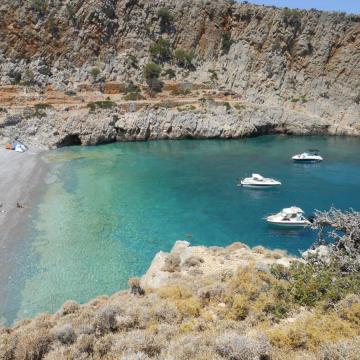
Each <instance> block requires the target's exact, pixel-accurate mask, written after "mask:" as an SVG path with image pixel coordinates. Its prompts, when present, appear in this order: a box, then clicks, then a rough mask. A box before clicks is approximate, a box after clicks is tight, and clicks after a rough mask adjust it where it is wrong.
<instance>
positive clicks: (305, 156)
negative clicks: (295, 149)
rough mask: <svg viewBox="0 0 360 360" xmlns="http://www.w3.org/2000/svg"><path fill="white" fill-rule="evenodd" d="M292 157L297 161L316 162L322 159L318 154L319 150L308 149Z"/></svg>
mask: <svg viewBox="0 0 360 360" xmlns="http://www.w3.org/2000/svg"><path fill="white" fill-rule="evenodd" d="M292 159H293V160H294V161H295V162H298V163H317V162H320V161H323V158H322V157H321V156H320V155H319V150H308V151H305V152H304V153H302V154H297V155H294V156H293V157H292Z"/></svg>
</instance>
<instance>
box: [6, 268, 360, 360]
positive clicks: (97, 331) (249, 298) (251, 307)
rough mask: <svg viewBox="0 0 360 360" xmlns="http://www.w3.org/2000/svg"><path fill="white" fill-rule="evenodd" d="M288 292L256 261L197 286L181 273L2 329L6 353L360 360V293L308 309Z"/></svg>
mask: <svg viewBox="0 0 360 360" xmlns="http://www.w3.org/2000/svg"><path fill="white" fill-rule="evenodd" d="M195 267H196V266H195ZM138 286H139V281H138V279H132V280H131V281H130V287H131V288H137V287H138ZM279 289H282V290H281V291H286V289H287V282H286V281H285V280H278V279H277V278H275V277H274V276H273V275H271V273H270V272H268V270H266V269H265V268H264V269H262V268H261V267H259V266H257V265H256V264H255V263H254V264H250V265H249V266H248V267H246V268H240V269H239V270H238V271H237V272H235V273H229V274H227V275H226V276H212V277H207V276H205V275H199V277H198V279H197V281H196V282H193V283H186V282H184V281H183V280H182V279H181V278H179V281H178V282H176V281H175V280H174V283H173V284H172V285H170V286H166V287H162V288H160V289H157V290H153V291H151V292H150V291H149V292H147V293H146V294H143V295H140V294H139V293H138V292H136V291H133V293H131V291H128V292H122V293H118V294H114V295H113V296H111V297H99V298H97V299H94V300H93V301H92V302H90V303H89V304H86V305H78V304H76V303H75V302H67V303H65V304H64V305H63V306H62V308H61V309H60V310H59V312H58V313H56V314H55V315H48V314H44V315H41V316H38V317H37V318H35V319H34V320H25V321H21V322H19V323H18V324H16V325H15V326H14V327H13V328H11V329H2V330H1V331H0V359H1V360H40V359H46V360H60V359H76V360H82V359H84V360H85V359H92V360H97V359H106V360H107V359H111V360H112V359H126V360H132V359H134V360H135V359H136V360H142V359H143V360H148V359H164V360H185V359H186V360H187V359H197V360H203V359H209V360H212V359H214V360H220V359H229V360H230V359H233V360H235V359H239V360H242V359H257V360H260V359H271V360H285V359H292V360H297V359H299V360H300V359H301V360H303V359H304V360H313V359H325V358H326V359H329V360H340V359H349V360H355V359H358V357H357V356H358V354H359V349H360V330H359V329H360V298H359V296H358V295H348V296H347V297H345V298H344V299H343V300H341V301H340V302H338V303H337V304H336V305H335V306H334V307H333V308H325V307H324V305H326V304H324V302H319V303H318V305H317V306H315V307H313V308H311V309H305V308H301V307H300V306H298V305H296V303H293V302H291V301H290V300H289V299H286V297H285V295H284V294H285V293H282V292H281V291H280V293H279ZM285 305H286V306H288V307H289V309H286V311H283V308H282V306H285ZM324 309H325V310H324Z"/></svg>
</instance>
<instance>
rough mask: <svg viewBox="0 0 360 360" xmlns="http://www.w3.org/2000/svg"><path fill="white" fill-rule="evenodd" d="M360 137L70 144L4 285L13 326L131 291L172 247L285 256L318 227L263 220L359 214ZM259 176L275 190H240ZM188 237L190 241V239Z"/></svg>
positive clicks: (55, 156)
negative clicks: (301, 158)
mask: <svg viewBox="0 0 360 360" xmlns="http://www.w3.org/2000/svg"><path fill="white" fill-rule="evenodd" d="M307 148H319V149H321V151H322V154H323V156H324V157H325V161H324V162H323V163H321V164H311V165H301V164H294V163H292V161H291V160H290V156H291V155H292V154H295V153H298V152H301V151H302V150H304V149H307ZM359 150H360V140H358V139H352V138H320V137H306V138H301V137H284V136H266V137H261V138H253V139H245V140H232V141H221V140H209V141H207V140H206V141H205V140H202V141H190V140H189V141H166V142H165V141H163V142H144V143H119V144H112V145H106V146H99V147H89V148H84V147H74V148H66V149H62V150H59V151H56V152H53V153H51V154H49V155H47V160H48V161H49V162H50V164H51V169H52V170H51V176H50V178H49V180H51V181H49V185H48V187H47V189H45V193H44V196H43V198H42V200H41V204H40V205H39V207H38V209H37V213H36V216H35V218H34V221H33V224H32V228H33V229H32V230H33V234H32V236H31V239H30V242H29V246H27V247H25V250H24V253H23V254H21V256H20V255H19V259H20V260H19V264H18V266H17V272H16V273H15V274H14V276H13V277H12V282H11V284H10V285H9V286H10V287H11V291H12V294H13V301H12V303H11V304H7V305H6V311H5V316H6V318H7V319H8V320H10V321H11V320H13V319H14V318H22V317H26V316H31V315H34V314H36V313H38V312H40V311H55V310H56V309H57V308H58V307H59V306H60V305H61V304H62V303H63V302H64V301H65V300H67V299H75V300H77V301H79V302H85V301H88V300H89V299H91V298H93V297H95V296H97V295H101V294H111V293H112V292H115V291H117V290H119V289H123V288H125V287H126V286H127V279H128V278H129V276H133V275H141V274H143V273H144V272H145V271H146V269H147V268H148V266H149V264H150V262H151V260H152V258H153V257H154V255H155V254H156V253H157V252H158V251H160V250H164V251H168V250H170V249H171V247H172V245H173V244H174V242H175V241H176V240H179V239H185V240H188V241H190V242H191V243H192V244H193V245H200V244H201V245H208V246H209V245H220V246H224V245H228V244H230V243H232V242H234V241H241V242H244V243H246V244H248V245H250V246H255V245H264V246H266V247H269V248H281V249H286V250H287V251H289V252H290V253H292V254H298V251H299V250H304V249H306V248H307V247H308V246H309V245H311V244H312V242H313V241H314V239H315V234H314V233H312V231H311V230H288V229H287V230H286V229H285V230H284V229H276V228H272V227H270V226H269V225H268V224H266V223H265V221H264V220H263V217H264V216H265V215H267V214H270V213H273V212H277V211H279V210H281V209H282V208H284V207H288V206H291V205H297V206H300V207H301V208H303V209H304V210H305V211H306V212H307V213H308V214H310V213H312V212H313V210H314V209H321V210H323V209H328V208H329V207H330V206H332V205H334V206H336V207H338V208H342V209H347V208H349V207H353V208H354V209H357V210H359V209H360V153H359ZM252 172H259V173H261V174H263V175H265V176H269V177H274V178H278V179H280V180H281V181H283V185H282V186H281V188H280V189H274V190H270V189H267V190H255V189H244V188H240V187H237V186H236V185H237V183H238V179H239V178H240V177H242V176H245V175H250V174H251V173H252ZM189 234H192V236H191V237H190V236H189Z"/></svg>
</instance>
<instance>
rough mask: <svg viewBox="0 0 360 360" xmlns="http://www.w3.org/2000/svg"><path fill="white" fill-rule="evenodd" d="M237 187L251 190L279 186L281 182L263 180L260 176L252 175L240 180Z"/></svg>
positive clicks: (268, 179)
mask: <svg viewBox="0 0 360 360" xmlns="http://www.w3.org/2000/svg"><path fill="white" fill-rule="evenodd" d="M239 185H241V186H244V187H253V188H268V187H272V186H278V185H281V182H280V181H278V180H275V179H270V178H265V177H263V176H261V175H260V174H252V175H251V177H248V178H245V179H242V180H241V181H240V184H239Z"/></svg>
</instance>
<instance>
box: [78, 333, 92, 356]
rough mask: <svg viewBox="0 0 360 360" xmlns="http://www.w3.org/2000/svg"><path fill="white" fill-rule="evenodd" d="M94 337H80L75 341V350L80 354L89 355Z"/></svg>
mask: <svg viewBox="0 0 360 360" xmlns="http://www.w3.org/2000/svg"><path fill="white" fill-rule="evenodd" d="M94 343H95V336H94V335H86V334H84V335H81V336H79V338H78V339H77V341H76V344H75V348H76V349H77V350H78V351H79V352H80V353H87V354H91V353H92V352H93V351H94Z"/></svg>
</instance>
